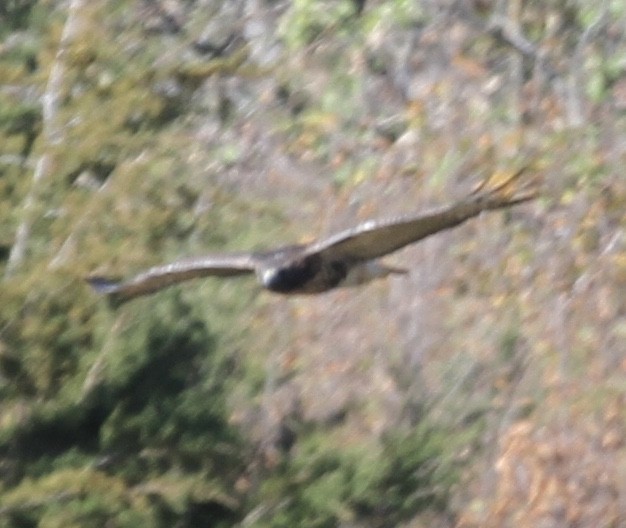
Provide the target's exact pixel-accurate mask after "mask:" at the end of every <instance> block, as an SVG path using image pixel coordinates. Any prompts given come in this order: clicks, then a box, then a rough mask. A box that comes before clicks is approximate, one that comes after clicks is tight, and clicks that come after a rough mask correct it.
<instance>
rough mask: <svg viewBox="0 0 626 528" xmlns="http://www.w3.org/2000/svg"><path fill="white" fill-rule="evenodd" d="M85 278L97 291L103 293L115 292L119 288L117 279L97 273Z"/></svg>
mask: <svg viewBox="0 0 626 528" xmlns="http://www.w3.org/2000/svg"><path fill="white" fill-rule="evenodd" d="M85 280H86V281H87V283H88V284H89V285H90V286H91V287H92V288H93V289H94V290H95V291H96V292H97V293H101V294H103V295H108V294H111V293H115V292H116V291H117V290H118V288H119V281H117V280H114V279H108V278H106V277H101V276H98V275H93V276H90V277H85Z"/></svg>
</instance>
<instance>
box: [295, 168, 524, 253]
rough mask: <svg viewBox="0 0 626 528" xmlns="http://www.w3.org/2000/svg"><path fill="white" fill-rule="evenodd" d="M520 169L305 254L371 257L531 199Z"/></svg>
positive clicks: (314, 246)
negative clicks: (456, 198) (465, 193)
mask: <svg viewBox="0 0 626 528" xmlns="http://www.w3.org/2000/svg"><path fill="white" fill-rule="evenodd" d="M523 171H524V169H522V170H520V171H519V172H517V173H516V174H514V175H513V176H511V177H510V178H508V179H507V180H506V181H504V182H502V183H500V184H497V185H490V178H488V179H487V180H485V181H483V182H482V183H481V184H480V185H479V186H478V187H477V188H476V190H475V191H474V192H473V193H472V194H470V195H469V196H468V197H467V198H465V199H463V200H461V201H460V202H457V203H455V204H453V205H450V206H447V207H442V208H440V209H434V210H432V211H429V212H426V213H423V214H420V215H419V216H413V217H401V218H391V219H388V220H382V221H369V222H366V223H364V224H361V225H360V226H357V227H356V228H354V229H349V230H347V231H343V232H340V233H337V234H336V235H333V236H331V237H330V238H328V239H326V240H320V241H319V242H313V243H312V244H311V245H309V246H308V248H307V249H306V254H308V255H311V254H319V255H321V256H322V257H324V258H326V259H329V260H333V259H344V260H349V261H363V260H369V259H375V258H378V257H382V256H383V255H386V254H388V253H391V252H393V251H396V250H398V249H400V248H403V247H404V246H407V245H408V244H412V243H414V242H417V241H418V240H421V239H423V238H426V237H427V236H430V235H432V234H434V233H438V232H439V231H443V230H444V229H450V228H451V227H455V226H457V225H459V224H462V223H463V222H465V221H466V220H468V219H470V218H472V217H474V216H477V215H478V214H480V213H481V212H482V211H487V210H490V209H499V208H503V207H510V206H512V205H515V204H518V203H522V202H526V201H528V200H532V199H533V198H535V197H536V192H535V191H534V190H529V189H527V187H528V186H527V185H525V186H524V187H522V188H520V187H519V186H518V185H517V180H518V178H519V176H520V175H521V174H522V172H523Z"/></svg>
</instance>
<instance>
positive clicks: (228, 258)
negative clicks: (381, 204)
mask: <svg viewBox="0 0 626 528" xmlns="http://www.w3.org/2000/svg"><path fill="white" fill-rule="evenodd" d="M522 172H523V169H522V170H520V171H518V172H517V173H515V174H514V175H513V176H511V177H510V178H508V179H506V180H504V181H503V182H501V183H499V184H493V183H492V182H491V181H490V179H487V180H485V181H483V182H482V183H481V184H480V185H479V186H478V187H477V188H476V189H475V190H474V192H473V193H472V194H470V195H469V196H467V197H466V198H465V199H463V200H460V201H459V202H457V203H455V204H453V205H450V206H446V207H441V208H439V209H433V210H430V211H427V212H425V213H422V214H419V215H413V216H405V217H398V218H391V219H387V220H380V221H369V222H365V223H364V224H361V225H358V226H357V227H355V228H353V229H348V230H345V231H342V232H339V233H337V234H335V235H331V236H330V237H328V238H325V239H321V240H319V241H315V242H312V243H310V244H307V245H293V246H285V247H281V248H277V249H273V250H269V251H263V252H251V253H233V254H227V253H226V254H213V255H205V256H203V257H199V258H191V259H184V260H178V261H176V262H173V263H171V264H167V265H164V266H157V267H154V268H150V269H148V270H147V271H145V272H143V273H140V274H139V275H136V276H135V277H133V278H131V279H129V280H126V281H122V282H117V281H112V280H109V279H107V278H103V277H99V276H92V277H88V278H87V280H88V282H90V284H91V285H92V286H93V287H94V288H95V289H96V290H97V291H99V292H101V293H103V294H106V295H108V296H109V298H110V299H111V300H112V301H114V302H115V303H120V302H124V301H127V300H129V299H132V298H134V297H138V296H140V295H146V294H149V293H153V292H155V291H158V290H160V289H162V288H165V287H167V286H171V285H173V284H177V283H179V282H183V281H187V280H190V279H194V278H199V277H209V276H215V277H231V276H238V275H246V274H256V276H257V278H258V280H259V282H260V283H261V284H262V286H264V287H265V288H267V289H269V290H271V291H275V292H278V293H319V292H323V291H326V290H329V289H332V288H335V287H337V286H340V285H341V284H342V283H343V282H344V281H346V280H347V279H349V276H350V274H351V272H352V271H355V272H358V273H359V276H360V277H361V278H360V279H359V281H358V282H364V281H366V280H367V277H368V276H369V275H371V278H375V277H377V276H385V275H388V274H390V273H398V272H402V271H403V270H398V269H395V268H389V267H385V266H384V265H382V264H379V263H377V262H375V259H378V258H379V257H382V256H384V255H387V254H389V253H392V252H394V251H397V250H399V249H401V248H403V247H405V246H407V245H409V244H412V243H415V242H417V241H419V240H422V239H423V238H426V237H428V236H430V235H432V234H434V233H437V232H439V231H442V230H445V229H450V228H452V227H455V226H457V225H459V224H462V223H463V222H465V221H466V220H468V219H470V218H472V217H474V216H477V215H478V214H480V213H481V212H482V211H487V210H493V209H500V208H504V207H510V206H512V205H515V204H519V203H522V202H526V201H528V200H531V199H533V198H534V197H535V196H536V192H535V191H534V190H533V189H529V185H528V182H527V185H522V186H520V185H518V180H519V177H520V175H521V174H522ZM348 282H349V281H348Z"/></svg>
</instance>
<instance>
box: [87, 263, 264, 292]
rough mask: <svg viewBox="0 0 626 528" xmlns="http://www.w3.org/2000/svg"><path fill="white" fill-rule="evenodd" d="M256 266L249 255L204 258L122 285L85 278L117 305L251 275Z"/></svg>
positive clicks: (148, 272) (157, 269)
mask: <svg viewBox="0 0 626 528" xmlns="http://www.w3.org/2000/svg"><path fill="white" fill-rule="evenodd" d="M256 263H257V258H256V256H255V255H254V254H252V253H240V254H225V255H224V254H222V255H220V254H218V255H207V256H204V257H198V258H191V259H186V260H178V261H176V262H173V263H171V264H166V265H164V266H156V267H154V268H150V269H148V270H146V271H144V272H143V273H140V274H139V275H136V276H135V277H133V278H131V279H128V280H125V281H116V280H113V279H109V278H106V277H101V276H91V277H87V279H86V280H87V282H88V283H89V284H91V286H92V287H93V288H94V289H95V290H96V291H97V292H98V293H102V294H104V295H107V296H108V297H109V299H110V301H111V302H112V303H113V304H116V305H117V304H121V303H123V302H126V301H128V300H130V299H133V298H134V297H139V296H140V295H146V294H149V293H154V292H156V291H158V290H161V289H163V288H166V287H168V286H171V285H172V284H178V283H179V282H183V281H186V280H190V279H196V278H199V277H233V276H236V275H244V274H249V273H254V271H255V266H256Z"/></svg>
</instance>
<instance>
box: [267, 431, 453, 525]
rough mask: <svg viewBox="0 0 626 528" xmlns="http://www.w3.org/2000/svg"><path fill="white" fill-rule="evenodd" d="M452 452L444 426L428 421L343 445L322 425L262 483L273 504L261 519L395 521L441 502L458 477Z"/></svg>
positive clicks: (310, 522) (324, 522) (282, 521)
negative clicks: (376, 438)
mask: <svg viewBox="0 0 626 528" xmlns="http://www.w3.org/2000/svg"><path fill="white" fill-rule="evenodd" d="M332 439H334V441H333V440H332ZM453 456H454V447H453V446H452V445H451V444H450V442H449V432H446V431H444V430H443V429H440V428H438V427H437V426H435V425H433V424H429V423H423V424H420V425H418V426H416V427H415V428H414V429H412V430H411V431H405V432H402V431H397V432H394V433H392V434H389V435H386V436H385V437H384V438H383V439H382V440H381V441H380V442H379V443H370V444H367V443H358V442H357V443H354V444H353V445H351V444H350V443H349V444H348V445H343V446H341V441H340V440H339V439H338V438H335V437H334V436H333V435H331V436H330V437H329V435H328V432H327V431H326V432H322V431H320V432H317V433H312V434H307V436H306V437H305V438H303V440H302V442H300V443H298V446H297V449H296V451H295V452H294V454H293V458H292V459H290V460H288V461H287V462H286V463H285V464H284V465H283V466H282V467H281V470H280V471H278V472H277V473H276V474H274V475H270V476H269V477H268V478H267V479H266V481H265V483H264V484H263V488H262V490H261V497H262V501H263V502H264V503H269V504H273V507H272V508H271V509H270V510H269V512H268V515H267V519H265V520H263V522H261V523H260V524H259V526H268V527H270V526H271V527H272V528H281V527H288V526H303V527H331V526H337V525H338V524H340V523H342V522H344V523H345V522H365V523H366V524H365V525H366V526H371V527H376V526H390V525H394V526H395V525H398V524H400V523H402V522H403V521H405V520H407V519H410V518H411V517H413V516H415V515H416V514H418V513H420V512H422V511H439V510H445V509H446V507H447V493H448V490H449V489H450V488H451V486H452V484H453V483H454V482H455V480H456V469H455V467H454V464H453V463H452V462H451V461H452V457H453Z"/></svg>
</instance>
